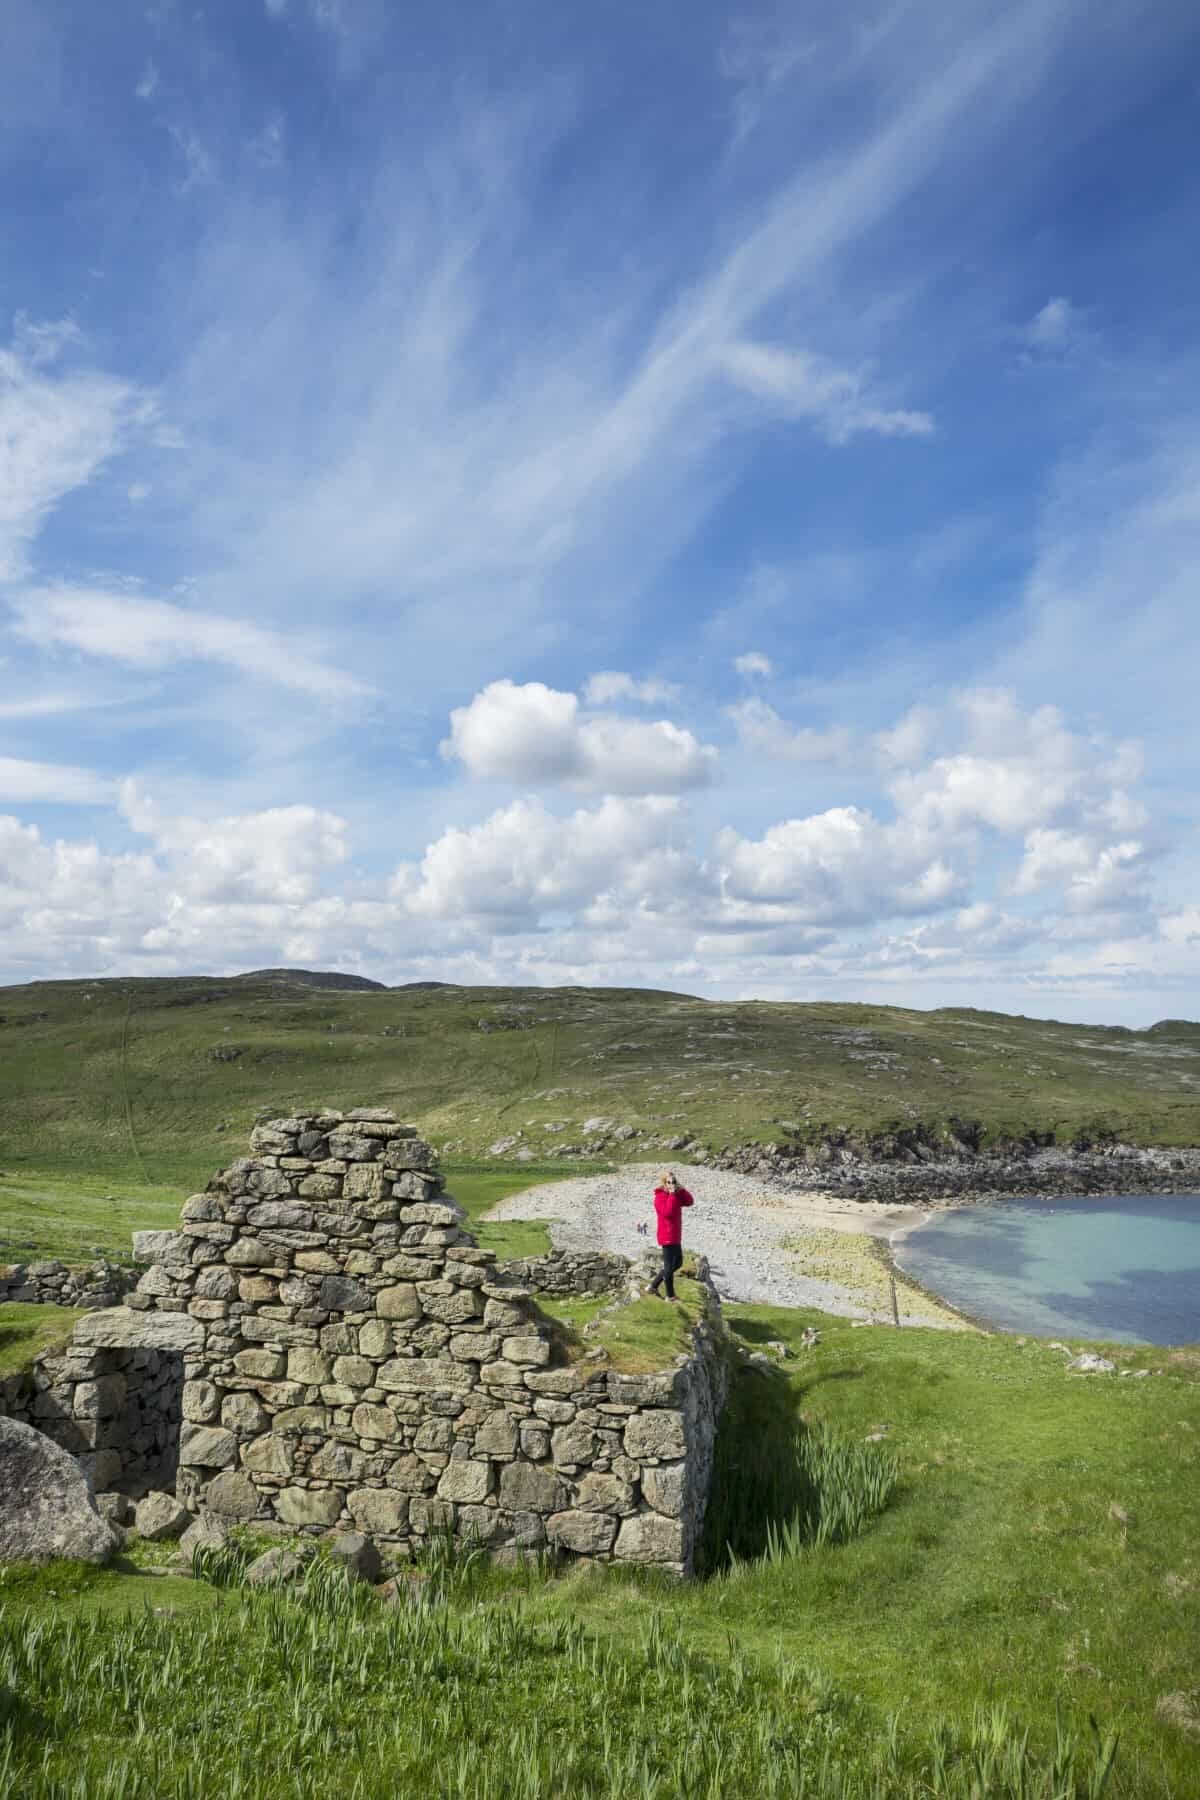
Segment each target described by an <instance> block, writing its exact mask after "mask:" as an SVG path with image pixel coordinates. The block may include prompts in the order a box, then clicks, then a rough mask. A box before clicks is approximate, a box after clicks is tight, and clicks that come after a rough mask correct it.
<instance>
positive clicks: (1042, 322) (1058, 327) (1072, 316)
mask: <svg viewBox="0 0 1200 1800" xmlns="http://www.w3.org/2000/svg"><path fill="white" fill-rule="evenodd" d="M1082 331H1083V313H1082V312H1081V311H1080V309H1079V308H1078V307H1077V306H1072V304H1071V302H1070V301H1069V300H1068V299H1067V298H1066V296H1065V295H1063V294H1057V295H1055V296H1054V298H1053V299H1050V300H1047V302H1046V304H1045V306H1043V307H1042V308H1041V310H1040V311H1039V312H1036V313H1035V314H1034V316H1033V318H1032V319H1031V320H1030V322H1029V324H1028V325H1027V326H1026V327H1025V330H1024V332H1023V333H1022V336H1023V337H1024V339H1025V342H1026V344H1028V345H1029V347H1030V348H1031V349H1032V350H1037V351H1041V352H1043V353H1046V354H1052V355H1053V354H1062V353H1063V352H1064V351H1066V350H1069V349H1070V348H1071V347H1072V345H1073V344H1074V343H1075V342H1077V341H1078V339H1079V337H1080V335H1081V333H1082Z"/></svg>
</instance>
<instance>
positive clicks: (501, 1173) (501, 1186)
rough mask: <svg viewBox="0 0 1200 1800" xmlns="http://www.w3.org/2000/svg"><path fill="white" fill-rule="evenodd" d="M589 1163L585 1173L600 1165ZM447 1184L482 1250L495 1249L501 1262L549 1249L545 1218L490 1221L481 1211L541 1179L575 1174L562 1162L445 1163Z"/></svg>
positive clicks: (546, 1179)
mask: <svg viewBox="0 0 1200 1800" xmlns="http://www.w3.org/2000/svg"><path fill="white" fill-rule="evenodd" d="M599 1166H600V1165H597V1164H590V1165H589V1166H588V1168H587V1169H585V1170H584V1173H591V1172H592V1170H593V1169H595V1168H597V1167H599ZM442 1172H443V1174H444V1175H445V1177H446V1187H447V1189H448V1190H449V1192H450V1193H451V1194H453V1196H454V1198H455V1199H456V1200H457V1201H458V1203H459V1205H460V1206H462V1207H464V1208H465V1209H466V1214H467V1226H468V1229H469V1230H470V1231H472V1232H473V1233H474V1234H475V1236H476V1238H477V1239H478V1241H479V1243H480V1245H481V1246H482V1248H483V1249H485V1250H494V1251H495V1252H496V1255H497V1256H498V1257H499V1258H500V1259H501V1261H502V1262H503V1261H507V1260H508V1259H510V1258H512V1257H518V1256H544V1255H545V1254H546V1252H547V1250H549V1249H550V1233H549V1230H548V1229H547V1224H546V1221H545V1220H544V1219H497V1220H495V1221H493V1222H489V1221H487V1220H486V1219H485V1218H484V1214H485V1213H486V1212H487V1211H488V1210H489V1208H491V1207H493V1206H495V1205H497V1204H498V1203H499V1202H500V1201H501V1200H507V1198H508V1196H509V1195H510V1194H520V1193H522V1192H524V1190H525V1189H526V1188H530V1187H536V1186H538V1185H539V1184H540V1183H541V1182H544V1181H561V1180H562V1179H563V1178H564V1176H565V1175H567V1174H568V1173H576V1172H577V1171H575V1170H570V1169H569V1168H568V1167H566V1166H564V1165H563V1164H561V1163H560V1164H558V1165H557V1166H556V1165H553V1164H551V1165H549V1166H546V1165H544V1164H543V1165H537V1164H530V1163H524V1164H522V1165H521V1166H520V1167H519V1168H513V1167H512V1166H511V1165H510V1166H509V1167H507V1168H499V1169H497V1168H495V1167H492V1168H480V1167H479V1166H478V1165H473V1164H463V1163H455V1162H446V1163H443V1165H442Z"/></svg>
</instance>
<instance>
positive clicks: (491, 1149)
mask: <svg viewBox="0 0 1200 1800" xmlns="http://www.w3.org/2000/svg"><path fill="white" fill-rule="evenodd" d="M520 1139H521V1134H520V1132H518V1133H517V1135H516V1136H515V1137H502V1138H497V1139H496V1141H495V1143H494V1144H489V1145H488V1155H489V1156H505V1155H506V1154H507V1153H508V1151H510V1150H511V1149H512V1148H513V1146H514V1144H517V1143H519V1142H520Z"/></svg>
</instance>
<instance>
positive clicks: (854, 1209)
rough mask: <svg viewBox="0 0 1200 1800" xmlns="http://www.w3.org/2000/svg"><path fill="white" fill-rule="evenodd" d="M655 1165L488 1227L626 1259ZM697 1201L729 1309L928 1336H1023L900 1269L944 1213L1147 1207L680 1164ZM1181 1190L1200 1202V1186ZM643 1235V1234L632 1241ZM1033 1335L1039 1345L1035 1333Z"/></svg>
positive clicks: (545, 1193) (558, 1193)
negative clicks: (529, 1227) (921, 1193)
mask: <svg viewBox="0 0 1200 1800" xmlns="http://www.w3.org/2000/svg"><path fill="white" fill-rule="evenodd" d="M657 1166H658V1165H657V1164H638V1163H628V1164H625V1165H622V1166H621V1167H620V1168H619V1169H616V1170H613V1171H610V1172H609V1173H607V1174H604V1175H595V1176H575V1177H570V1178H567V1179H565V1180H563V1181H561V1182H548V1183H543V1184H540V1185H539V1186H537V1187H534V1188H529V1189H525V1190H524V1191H522V1192H521V1193H518V1194H513V1195H510V1196H509V1197H508V1198H507V1199H505V1200H502V1201H500V1202H499V1203H498V1204H497V1205H496V1206H494V1207H493V1208H492V1209H491V1210H490V1212H489V1213H488V1214H487V1215H486V1216H487V1217H488V1218H490V1219H497V1220H499V1219H514V1218H524V1219H540V1220H543V1221H544V1222H545V1223H546V1224H547V1227H548V1231H549V1236H550V1239H551V1242H552V1243H553V1245H554V1247H555V1248H556V1249H567V1250H571V1249H576V1250H578V1249H603V1250H608V1251H613V1252H615V1253H616V1254H618V1255H624V1256H628V1257H630V1258H631V1259H634V1258H636V1257H637V1256H638V1254H639V1253H640V1252H644V1251H645V1250H646V1249H647V1248H651V1247H652V1246H653V1243H654V1237H653V1227H652V1221H651V1220H650V1218H649V1217H648V1214H649V1202H650V1193H651V1190H652V1185H653V1175H654V1172H655V1170H656V1168H657ZM675 1166H676V1169H677V1171H678V1173H679V1178H680V1180H681V1182H682V1183H683V1185H684V1186H686V1187H688V1188H689V1189H691V1190H692V1191H693V1192H694V1193H695V1195H696V1200H697V1205H696V1210H695V1212H694V1214H693V1213H689V1214H687V1215H686V1219H687V1223H686V1224H685V1230H684V1236H685V1240H686V1243H687V1246H688V1247H689V1248H692V1249H695V1250H696V1251H697V1252H699V1253H700V1254H703V1255H704V1256H706V1257H707V1258H708V1261H709V1264H710V1266H711V1269H712V1273H713V1278H714V1282H715V1285H716V1287H717V1289H718V1291H719V1293H720V1295H721V1298H722V1299H723V1300H725V1301H728V1302H730V1303H733V1304H739V1303H749V1304H762V1305H768V1306H783V1307H789V1308H792V1307H799V1308H804V1307H810V1308H813V1309H815V1310H818V1311H821V1312H826V1313H831V1314H834V1315H835V1316H839V1317H843V1318H849V1319H851V1320H854V1321H859V1322H862V1323H873V1324H884V1325H894V1324H895V1322H896V1319H895V1315H894V1313H893V1305H895V1308H896V1311H897V1312H898V1313H899V1323H900V1325H901V1327H905V1326H914V1325H915V1326H924V1327H927V1328H932V1329H935V1330H950V1331H973V1332H978V1333H982V1334H985V1335H987V1334H996V1335H1002V1336H1020V1335H1030V1334H1029V1333H1028V1332H1027V1331H1022V1330H1018V1329H1017V1328H1016V1327H1012V1328H1010V1327H1008V1326H1004V1325H1001V1324H999V1323H996V1322H994V1321H992V1320H990V1319H987V1318H984V1317H981V1316H979V1315H977V1314H974V1313H972V1312H970V1311H968V1310H967V1309H965V1308H963V1307H961V1306H959V1305H957V1304H955V1303H954V1302H953V1301H951V1300H949V1299H947V1298H946V1297H945V1296H943V1295H942V1294H940V1293H938V1292H937V1291H936V1290H935V1289H932V1288H929V1287H927V1286H926V1285H925V1284H924V1283H923V1282H922V1281H921V1280H920V1279H919V1277H917V1276H915V1275H913V1274H911V1273H910V1272H909V1271H908V1270H906V1269H904V1268H902V1267H901V1266H900V1264H899V1262H898V1260H897V1256H896V1249H897V1246H898V1245H900V1244H902V1243H903V1242H904V1241H905V1240H906V1239H907V1238H908V1237H910V1236H911V1235H912V1233H913V1232H915V1231H917V1230H919V1229H920V1228H921V1227H922V1226H923V1225H926V1224H928V1223H929V1222H930V1221H931V1220H932V1219H934V1218H936V1217H937V1216H938V1215H939V1214H940V1213H944V1212H958V1211H966V1210H967V1209H968V1208H969V1207H972V1206H976V1205H983V1206H987V1205H994V1204H997V1203H999V1202H1001V1201H1006V1202H1007V1201H1013V1200H1023V1201H1025V1202H1026V1203H1028V1204H1037V1203H1038V1202H1039V1201H1041V1202H1044V1203H1045V1204H1047V1205H1053V1204H1054V1203H1055V1202H1061V1201H1062V1200H1064V1199H1071V1200H1087V1199H1094V1200H1097V1201H1099V1200H1103V1199H1110V1198H1121V1199H1129V1200H1132V1201H1134V1202H1136V1201H1137V1200H1138V1199H1147V1200H1149V1199H1152V1198H1153V1197H1154V1196H1153V1195H1152V1194H1148V1193H1147V1194H1136V1193H1135V1194H1124V1195H1122V1194H1120V1193H1119V1192H1118V1191H1115V1190H1117V1189H1118V1188H1119V1182H1118V1183H1109V1184H1106V1185H1105V1188H1104V1191H1103V1192H1100V1193H1096V1194H1093V1195H1078V1194H1075V1195H1062V1194H1047V1193H1045V1192H1041V1193H1030V1192H1028V1191H1026V1192H1025V1193H1023V1194H1019V1195H1014V1194H998V1193H995V1192H989V1191H982V1192H981V1191H978V1190H977V1191H975V1192H974V1193H973V1194H971V1195H970V1197H969V1198H968V1197H967V1196H966V1195H965V1194H963V1193H959V1194H955V1195H953V1196H941V1195H937V1196H929V1195H926V1196H925V1197H924V1199H923V1202H922V1203H919V1204H918V1203H915V1202H914V1201H913V1200H912V1199H911V1198H910V1199H909V1200H908V1201H907V1202H906V1203H898V1202H895V1201H892V1200H890V1199H881V1198H868V1197H859V1196H855V1195H850V1194H847V1193H845V1192H844V1191H843V1192H838V1191H836V1190H833V1191H831V1189H830V1188H827V1187H818V1186H816V1185H815V1184H814V1185H812V1186H807V1185H806V1186H803V1187H801V1186H799V1185H798V1184H796V1183H795V1182H793V1181H788V1180H781V1179H780V1178H779V1176H778V1175H777V1174H771V1175H768V1174H758V1173H756V1174H754V1175H749V1174H744V1173H742V1172H740V1171H739V1172H734V1171H729V1170H719V1169H714V1168H713V1167H712V1166H711V1165H695V1166H690V1165H686V1164H682V1163H677V1164H676V1165H675ZM1180 1191H1182V1192H1197V1193H1200V1183H1196V1184H1194V1185H1192V1186H1189V1187H1188V1188H1185V1189H1181V1190H1180ZM643 1228H647V1235H639V1234H641V1233H642V1232H643ZM1033 1335H1036V1333H1035V1334H1033Z"/></svg>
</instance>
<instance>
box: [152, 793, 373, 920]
mask: <svg viewBox="0 0 1200 1800" xmlns="http://www.w3.org/2000/svg"><path fill="white" fill-rule="evenodd" d="M121 811H122V813H123V814H124V816H125V818H126V819H127V820H128V822H129V824H130V825H131V826H132V828H133V829H134V830H135V831H136V832H137V833H138V834H139V835H140V836H142V837H148V838H151V839H152V840H153V842H154V844H155V846H156V848H157V849H158V850H159V851H161V852H166V853H167V854H168V855H169V857H170V859H171V865H172V877H173V881H174V882H175V883H176V885H177V886H178V887H179V889H180V890H181V891H182V892H183V893H184V894H185V895H186V896H187V897H188V898H189V899H193V900H205V901H237V900H271V901H282V902H292V901H300V900H308V899H311V898H312V896H313V895H314V894H315V892H316V890H317V884H318V880H319V878H320V876H321V875H322V874H323V873H324V872H325V871H326V870H328V869H332V868H335V867H336V866H337V865H338V864H339V863H342V862H344V861H345V860H346V857H347V856H348V854H349V851H348V848H347V844H346V822H345V820H344V819H340V818H339V817H338V816H337V814H336V813H329V812H320V811H318V810H317V809H316V808H315V807H312V806H274V807H270V808H268V809H267V810H266V811H265V812H256V813H244V814H242V815H240V816H231V817H229V818H224V819H192V818H187V817H170V816H164V815H163V814H162V813H161V812H160V811H159V809H158V807H157V806H156V805H155V804H154V802H153V800H152V799H150V798H149V797H148V796H147V795H146V794H145V793H144V792H143V791H142V789H141V788H140V787H139V786H138V785H137V783H136V782H132V781H129V782H126V783H125V784H124V785H123V787H122V792H121Z"/></svg>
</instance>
